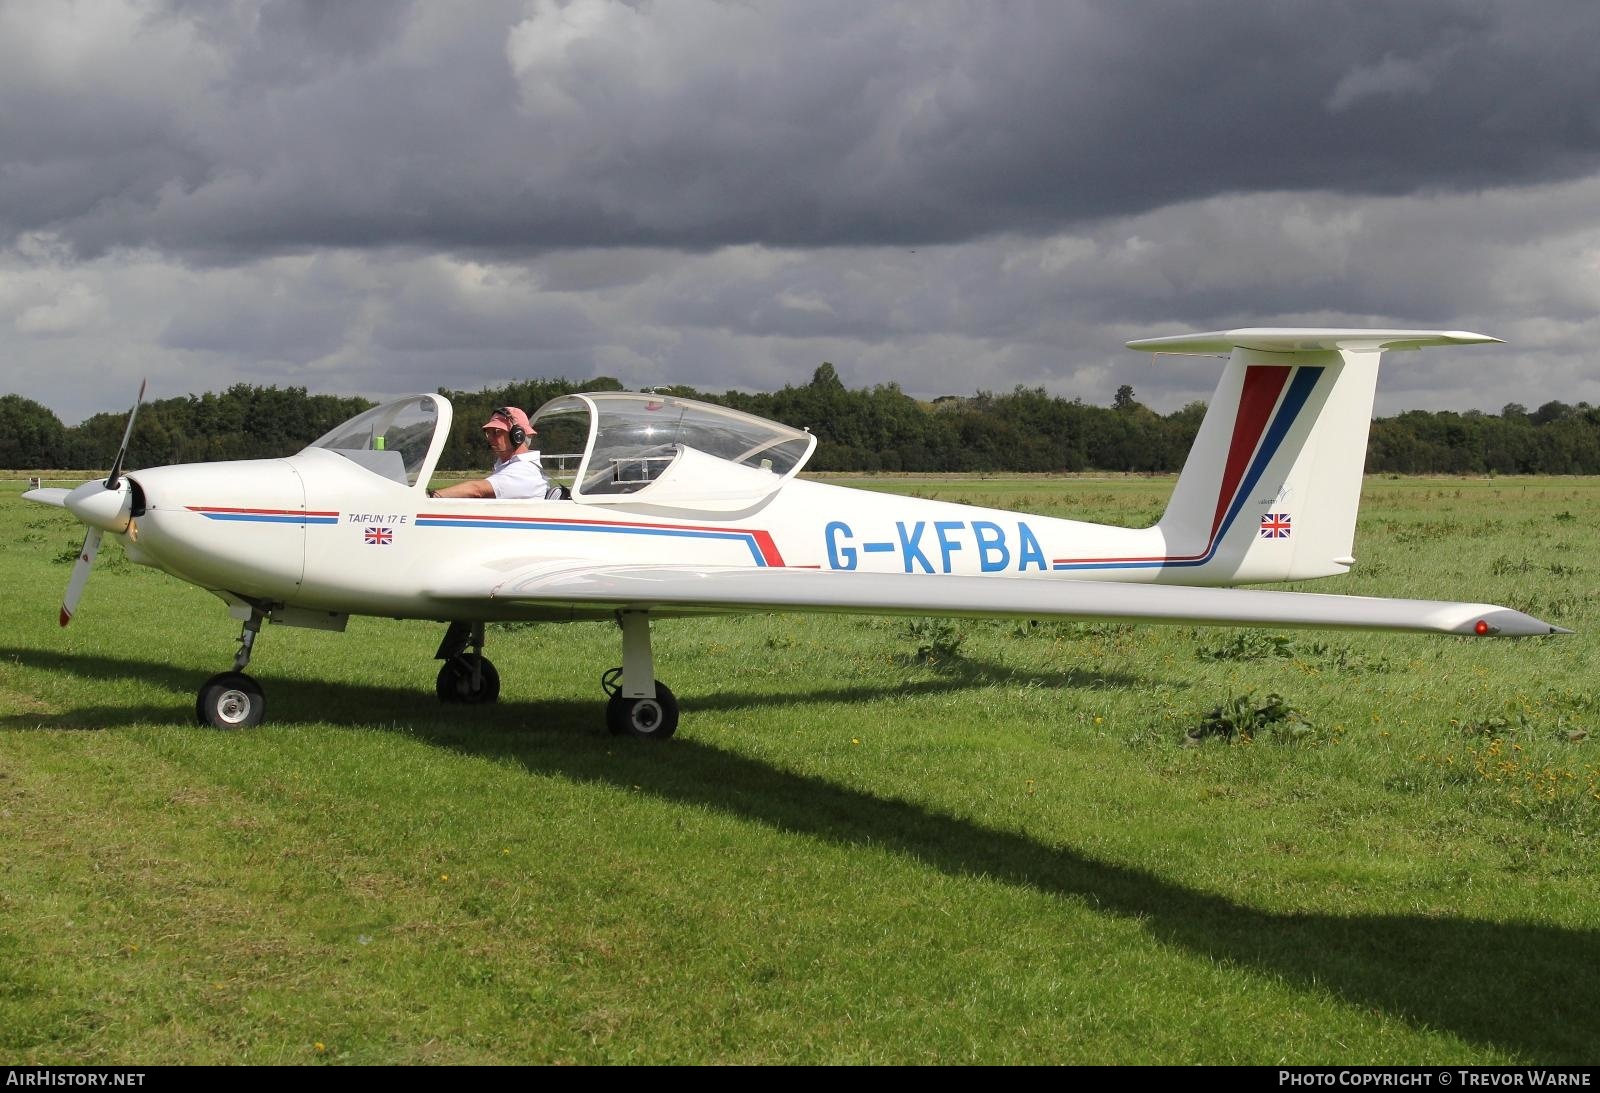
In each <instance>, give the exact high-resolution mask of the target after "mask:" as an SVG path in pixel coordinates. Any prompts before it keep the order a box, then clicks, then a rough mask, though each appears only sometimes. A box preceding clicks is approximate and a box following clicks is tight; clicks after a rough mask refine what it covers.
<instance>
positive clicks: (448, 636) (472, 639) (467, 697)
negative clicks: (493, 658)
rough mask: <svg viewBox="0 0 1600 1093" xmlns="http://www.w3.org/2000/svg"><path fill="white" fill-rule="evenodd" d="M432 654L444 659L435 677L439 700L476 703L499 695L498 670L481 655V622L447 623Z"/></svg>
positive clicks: (469, 704)
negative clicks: (436, 649)
mask: <svg viewBox="0 0 1600 1093" xmlns="http://www.w3.org/2000/svg"><path fill="white" fill-rule="evenodd" d="M469 646H470V647H471V649H472V651H471V652H470V653H469V652H467V649H468V647H469ZM433 658H434V659H435V660H442V661H444V664H443V665H442V666H440V668H439V678H438V680H437V690H438V693H439V701H440V702H450V703H456V702H459V703H463V704H465V705H468V706H479V705H483V704H485V703H488V702H493V701H494V700H495V699H497V698H499V697H500V673H499V672H497V671H495V669H494V665H493V664H491V663H489V658H488V657H486V656H484V655H483V623H481V622H453V623H451V624H450V629H448V630H446V631H445V634H444V640H443V641H441V642H440V643H439V651H438V652H437V653H435V654H433Z"/></svg>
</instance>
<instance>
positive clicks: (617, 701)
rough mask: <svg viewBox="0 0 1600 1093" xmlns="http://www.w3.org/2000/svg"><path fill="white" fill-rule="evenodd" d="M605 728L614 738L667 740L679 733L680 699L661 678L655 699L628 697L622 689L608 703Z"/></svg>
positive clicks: (657, 681)
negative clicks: (631, 737)
mask: <svg viewBox="0 0 1600 1093" xmlns="http://www.w3.org/2000/svg"><path fill="white" fill-rule="evenodd" d="M606 728H608V729H610V730H611V733H612V735H613V736H637V737H639V738H640V739H642V740H665V739H667V738H668V737H670V736H671V735H672V734H673V733H675V732H677V731H678V700H677V699H676V698H675V697H673V694H672V692H671V691H670V690H668V689H667V685H666V684H665V683H662V682H661V681H660V680H659V679H658V680H656V696H655V697H654V698H628V697H626V696H624V695H623V693H622V691H621V690H620V689H619V690H617V691H615V692H613V693H612V695H611V700H610V701H609V702H607V703H606Z"/></svg>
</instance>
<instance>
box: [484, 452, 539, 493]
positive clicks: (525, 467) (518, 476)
mask: <svg viewBox="0 0 1600 1093" xmlns="http://www.w3.org/2000/svg"><path fill="white" fill-rule="evenodd" d="M488 482H489V485H490V486H491V487H492V488H493V489H494V495H495V496H496V497H500V498H507V497H538V498H542V497H544V494H545V490H547V489H549V488H550V482H549V480H548V479H546V478H545V476H544V471H543V470H542V469H541V468H540V467H539V453H538V452H520V453H518V454H517V455H514V456H512V457H511V458H509V459H502V460H498V461H496V463H495V465H494V470H492V471H490V472H489V477H488Z"/></svg>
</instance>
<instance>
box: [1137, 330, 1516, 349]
mask: <svg viewBox="0 0 1600 1093" xmlns="http://www.w3.org/2000/svg"><path fill="white" fill-rule="evenodd" d="M1499 341H1500V339H1499V338H1491V337H1489V335H1487V334H1473V333H1471V332H1470V331H1466V330H1355V329H1341V328H1337V327H1332V328H1326V327H1292V326H1290V327H1272V326H1260V327H1246V328H1245V329H1242V330H1213V331H1211V332H1210V333H1207V334H1176V335H1173V336H1171V337H1166V338H1140V339H1139V340H1138V341H1132V342H1129V343H1128V348H1129V349H1142V350H1144V351H1145V352H1148V353H1231V352H1233V351H1234V350H1235V349H1254V350H1256V351H1258V352H1261V353H1315V352H1327V351H1330V350H1341V349H1353V350H1369V351H1370V350H1373V349H1426V348H1427V347H1429V346H1434V345H1478V344H1481V343H1484V342H1499Z"/></svg>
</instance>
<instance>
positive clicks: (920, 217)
mask: <svg viewBox="0 0 1600 1093" xmlns="http://www.w3.org/2000/svg"><path fill="white" fill-rule="evenodd" d="M50 12H51V5H46V4H38V5H28V4H17V5H14V6H12V7H10V8H9V14H8V15H0V19H4V20H5V21H6V22H7V23H8V25H7V27H6V28H5V29H6V30H7V32H8V33H7V34H4V35H0V38H9V39H10V40H11V43H12V44H11V45H10V46H5V45H0V62H7V63H6V64H5V66H4V68H3V69H0V71H3V73H4V74H0V94H3V96H4V101H5V103H6V105H7V109H6V110H5V111H3V112H0V148H3V149H4V150H5V151H4V153H3V157H4V158H3V160H0V230H3V231H4V232H5V233H6V234H7V235H13V236H14V235H15V234H17V233H20V232H26V231H52V232H56V233H59V234H60V235H61V236H62V237H64V238H65V239H67V240H69V241H71V242H72V243H73V244H74V245H75V246H76V247H77V249H78V251H79V253H81V254H85V255H92V254H96V253H100V252H103V251H105V250H107V249H109V248H114V247H118V246H130V245H135V246H137V245H145V246H153V247H156V248H159V249H161V250H165V251H168V252H172V253H183V254H188V255H190V256H191V258H199V257H202V256H203V257H206V258H209V259H210V260H214V261H223V262H229V261H238V260H247V259H248V258H249V257H250V256H252V255H255V254H259V253H270V252H275V251H282V250H294V249H303V248H308V247H316V246H354V247H362V248H373V247H382V246H387V245H391V244H398V245H415V246H423V247H428V248H444V249H450V250H474V249H477V250H484V251H493V252H500V253H517V252H527V251H533V250H549V249H553V248H562V247H610V246H618V245H623V244H631V245H642V246H659V245H667V246H674V247H684V248H709V247H715V246H719V245H727V244H739V243H748V242H760V243H764V244H768V245H787V246H801V247H809V246H826V245H838V244H850V245H863V244H888V243H903V244H905V245H915V244H917V243H928V242H935V241H955V240H962V239H968V238H973V237H976V236H981V235H984V234H988V233H993V232H997V231H1020V232H1028V233H1042V232H1046V231H1050V230H1055V229H1058V228H1060V227H1061V226H1063V225H1070V224H1073V223H1078V222H1083V221H1087V220H1092V219H1094V218H1102V217H1108V216H1113V215H1126V214H1131V213H1139V212H1142V211H1145V210H1149V209H1152V208H1157V207H1160V206H1163V205H1166V204H1169V203H1172V202H1176V201H1183V200H1192V199H1196V198H1202V197H1205V196H1208V195H1213V194H1219V193H1227V192H1244V191H1252V190H1257V189H1274V190H1283V189H1290V190H1329V191H1341V192H1346V193H1365V194H1397V193H1405V192H1412V191H1431V190H1461V189H1470V188H1474V187H1481V186H1490V185H1502V184H1515V183H1527V182H1534V181H1538V180H1543V179H1557V178H1562V177H1570V176H1573V175H1575V174H1579V173H1582V172H1585V171H1588V170H1591V169H1593V167H1594V166H1595V164H1596V162H1597V159H1600V137H1597V134H1600V121H1597V118H1600V111H1597V108H1596V106H1595V104H1596V103H1600V65H1596V64H1595V63H1594V61H1593V59H1592V52H1593V48H1592V47H1593V43H1594V42H1595V41H1596V40H1600V6H1596V5H1593V4H1590V3H1587V2H1582V3H1565V4H1563V3H1547V4H1537V5H1533V6H1528V5H1521V4H1516V5H1514V4H1511V3H1509V2H1505V0H1493V2H1491V0H1413V2H1410V3H1407V4H1402V5H1390V4H1364V3H1346V4H1330V3H1325V2H1320V0H1319V2H1312V0H1299V2H1295V0H1256V2H1251V3H1242V2H1241V3H1233V4H1226V5H1222V4H1160V5H1156V4H1122V3H1086V2H1084V3H1074V4H1063V3H1039V4H1025V3H1015V4H995V5H967V4H953V3H951V4H926V3H914V4H906V5H893V4H875V5H869V6H863V5H859V4H856V3H848V4H846V3H840V2H834V3H806V4H790V5H760V4H757V5H733V4H728V5H719V4H710V3H696V2H691V0H682V2H676V3H667V4H650V3H643V4H638V5H624V4H615V3H612V4H606V3H599V2H597V0H575V2H573V3H570V4H568V5H565V6H558V5H556V4H553V3H530V4H527V5H523V4H513V3H489V4H476V5H471V6H467V7H463V6H461V5H419V6H414V7H413V6H406V5H402V4H397V3H388V2H375V3H371V4H350V3H339V4H313V3H301V2H296V3H286V2H277V3H272V2H269V3H265V4H260V5H257V4H243V3H240V4H236V5H227V6H216V5H211V4H203V3H178V4H173V5H171V6H169V7H167V8H165V9H160V10H156V11H155V12H153V13H146V12H139V13H134V14H130V13H129V12H128V11H127V10H125V9H119V8H117V7H116V5H112V4H107V5H105V6H104V8H103V9H99V10H98V12H97V14H96V15H92V16H80V17H79V21H80V22H89V23H95V22H96V20H97V19H98V25H91V26H79V27H77V28H75V29H76V35H77V39H78V40H76V41H69V42H67V43H66V45H65V46H60V45H59V43H57V45H56V47H55V48H51V46H52V43H51V42H49V41H46V42H43V43H41V41H39V40H37V39H41V38H48V37H49V35H46V34H45V33H44V30H42V29H41V27H45V26H46V24H50V23H51V22H52V18H55V19H57V20H58V19H59V16H56V17H52V16H51V14H50ZM57 37H60V35H57Z"/></svg>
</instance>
